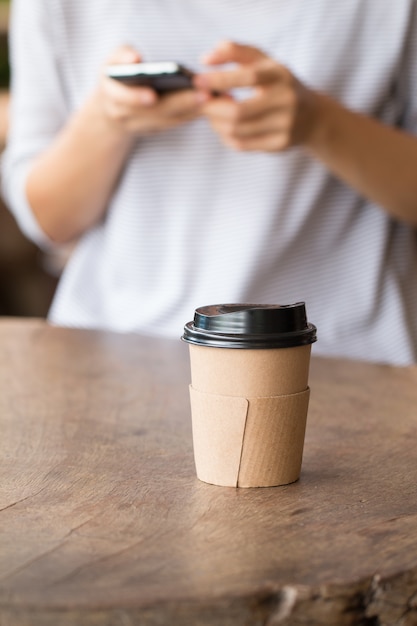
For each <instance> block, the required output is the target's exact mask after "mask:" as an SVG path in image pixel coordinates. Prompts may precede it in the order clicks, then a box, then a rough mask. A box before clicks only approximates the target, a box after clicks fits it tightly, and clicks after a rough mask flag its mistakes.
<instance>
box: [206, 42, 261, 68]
mask: <svg viewBox="0 0 417 626" xmlns="http://www.w3.org/2000/svg"><path fill="white" fill-rule="evenodd" d="M266 57H267V55H266V54H265V53H264V52H262V51H261V50H259V48H255V47H254V46H246V45H243V44H240V43H236V42H234V41H222V42H221V43H219V44H218V45H217V46H216V47H215V48H214V50H212V51H211V52H209V53H208V54H205V55H204V56H203V57H202V62H203V63H205V64H206V65H220V64H222V63H241V64H242V65H245V64H248V63H254V62H255V61H260V60H261V59H265V58H266Z"/></svg>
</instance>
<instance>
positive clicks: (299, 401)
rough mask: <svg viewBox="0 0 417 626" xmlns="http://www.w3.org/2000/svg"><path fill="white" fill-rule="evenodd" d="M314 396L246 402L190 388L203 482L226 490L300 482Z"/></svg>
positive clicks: (196, 454)
mask: <svg viewBox="0 0 417 626" xmlns="http://www.w3.org/2000/svg"><path fill="white" fill-rule="evenodd" d="M309 396H310V389H309V388H307V389H306V390H305V391H302V392H300V393H295V394H290V395H283V396H272V397H261V398H242V397H235V396H220V395H215V394H210V393H203V392H200V391H198V390H196V389H194V388H193V387H192V386H190V397H191V412H192V427H193V445H194V458H195V464H196V471H197V476H198V478H199V479H200V480H202V481H204V482H207V483H212V484H214V485H222V486H225V487H272V486H276V485H286V484H289V483H292V482H295V481H296V480H298V478H299V476H300V472H301V462H302V456H303V447H304V435H305V428H306V420H307V411H308V401H309Z"/></svg>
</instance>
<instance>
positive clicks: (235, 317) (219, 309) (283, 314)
mask: <svg viewBox="0 0 417 626" xmlns="http://www.w3.org/2000/svg"><path fill="white" fill-rule="evenodd" d="M182 339H183V341H186V342H188V343H193V344H196V345H199V346H210V347H214V348H249V349H250V348H291V347H294V346H303V345H306V344H310V343H314V342H315V341H316V340H317V336H316V327H315V326H313V324H309V323H308V322H307V315H306V308H305V303H304V302H296V303H295V304H287V305H280V304H214V305H211V306H203V307H201V308H199V309H197V310H196V311H195V314H194V321H192V322H188V324H186V325H185V327H184V334H183V336H182Z"/></svg>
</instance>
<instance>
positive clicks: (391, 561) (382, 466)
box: [0, 319, 417, 626]
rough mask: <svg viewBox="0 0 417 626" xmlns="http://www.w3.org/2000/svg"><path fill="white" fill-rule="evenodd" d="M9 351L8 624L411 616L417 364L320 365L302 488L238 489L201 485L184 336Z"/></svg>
mask: <svg viewBox="0 0 417 626" xmlns="http://www.w3.org/2000/svg"><path fill="white" fill-rule="evenodd" d="M313 352H314V351H313ZM0 358H1V367H0V624H1V626H17V625H18V626H29V625H30V626H32V625H36V626H38V625H39V626H52V625H53V626H57V625H58V626H72V625H82V626H89V625H90V624H91V625H94V626H119V625H120V626H133V625H135V624H150V625H160V624H161V625H162V624H170V625H175V626H177V625H182V624H184V625H185V624H198V625H202V626H205V625H209V624H215V625H216V626H221V625H229V624H230V625H234V624H236V625H239V626H241V625H252V624H253V625H255V624H256V625H264V626H275V625H276V624H279V625H284V626H285V625H291V626H294V625H301V624H303V625H305V626H307V625H308V626H314V625H315V624H317V625H320V626H325V625H327V624H328V625H329V626H330V625H331V626H335V625H337V626H343V625H345V624H346V625H348V624H375V625H376V624H378V625H381V626H383V625H387V624H396V625H399V626H409V625H411V624H416V623H417V463H416V456H417V455H416V437H417V384H416V383H417V368H394V367H390V366H384V365H374V364H367V363H354V362H349V361H344V360H332V359H324V358H317V357H316V358H314V357H313V360H312V365H311V375H310V386H311V401H310V409H309V416H308V426H307V433H306V443H305V451H304V461H303V469H302V474H301V479H300V481H299V482H297V483H295V484H293V485H289V486H285V487H275V488H268V489H249V490H248V489H234V488H227V487H216V486H212V485H208V484H205V483H202V482H200V481H198V480H197V478H196V476H195V470H194V462H193V454H192V440H191V420H190V408H189V398H188V383H189V378H190V373H189V365H188V351H187V346H186V345H185V344H183V343H182V342H181V341H163V340H160V339H151V338H144V337H140V336H137V335H132V334H117V333H106V332H97V331H86V330H74V329H64V328H54V327H51V326H49V325H47V324H46V323H45V322H44V321H42V320H16V319H2V320H1V321H0Z"/></svg>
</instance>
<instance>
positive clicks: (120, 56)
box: [106, 45, 142, 64]
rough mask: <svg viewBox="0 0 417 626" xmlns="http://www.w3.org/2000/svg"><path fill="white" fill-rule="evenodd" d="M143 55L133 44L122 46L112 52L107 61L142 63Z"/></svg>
mask: <svg viewBox="0 0 417 626" xmlns="http://www.w3.org/2000/svg"><path fill="white" fill-rule="evenodd" d="M141 61H142V57H141V55H140V54H139V52H138V51H137V50H136V49H135V48H134V47H133V46H128V45H126V46H120V47H119V48H117V49H116V50H113V52H112V53H111V54H110V56H109V57H108V59H107V60H106V64H107V63H140V62H141Z"/></svg>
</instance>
